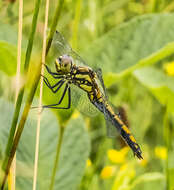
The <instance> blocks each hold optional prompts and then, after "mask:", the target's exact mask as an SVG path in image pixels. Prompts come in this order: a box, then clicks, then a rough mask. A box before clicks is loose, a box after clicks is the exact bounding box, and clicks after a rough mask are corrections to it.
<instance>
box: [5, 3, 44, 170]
mask: <svg viewBox="0 0 174 190" xmlns="http://www.w3.org/2000/svg"><path fill="white" fill-rule="evenodd" d="M40 2H41V0H37V1H36V3H35V9H34V15H33V20H32V26H31V33H30V37H29V41H28V45H27V51H26V55H25V64H24V76H25V75H26V74H27V71H28V67H29V62H30V58H31V52H32V47H33V41H34V35H35V32H36V25H37V18H38V14H39V8H40ZM24 90H25V85H24V86H22V87H21V89H20V90H19V94H18V97H17V101H16V106H15V112H14V115H13V120H12V124H11V129H10V134H9V137H8V142H7V146H6V151H5V159H4V161H3V164H2V168H3V169H4V170H5V169H6V166H7V165H6V164H7V159H8V157H9V156H10V155H9V154H10V150H11V147H12V143H13V138H14V135H15V131H16V126H17V121H18V118H19V113H20V108H21V104H22V99H23V95H24Z"/></svg>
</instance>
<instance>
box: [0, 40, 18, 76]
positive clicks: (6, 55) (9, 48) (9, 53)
mask: <svg viewBox="0 0 174 190" xmlns="http://www.w3.org/2000/svg"><path fill="white" fill-rule="evenodd" d="M0 55H1V56H0V63H1V64H0V70H2V71H4V72H5V73H6V74H8V75H14V74H15V72H16V61H17V48H16V47H15V46H14V45H11V44H9V43H8V42H3V41H0Z"/></svg>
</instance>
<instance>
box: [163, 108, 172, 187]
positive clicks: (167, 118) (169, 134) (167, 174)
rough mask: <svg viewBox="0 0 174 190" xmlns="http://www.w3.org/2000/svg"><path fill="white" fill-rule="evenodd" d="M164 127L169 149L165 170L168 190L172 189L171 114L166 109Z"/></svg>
mask: <svg viewBox="0 0 174 190" xmlns="http://www.w3.org/2000/svg"><path fill="white" fill-rule="evenodd" d="M166 107H167V106H166ZM163 125H164V140H165V143H166V148H167V158H166V162H165V170H166V189H167V190H168V189H169V187H170V180H169V149H170V140H171V132H170V125H169V113H168V109H167V108H166V110H165V114H164V119H163Z"/></svg>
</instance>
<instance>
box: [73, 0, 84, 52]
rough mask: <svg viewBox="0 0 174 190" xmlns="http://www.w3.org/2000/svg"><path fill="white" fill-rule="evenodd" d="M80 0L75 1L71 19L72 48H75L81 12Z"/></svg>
mask: <svg viewBox="0 0 174 190" xmlns="http://www.w3.org/2000/svg"><path fill="white" fill-rule="evenodd" d="M81 4H82V3H81V0H78V1H77V3H76V9H75V17H74V21H73V37H72V47H73V49H76V48H77V34H78V25H79V21H80V13H81Z"/></svg>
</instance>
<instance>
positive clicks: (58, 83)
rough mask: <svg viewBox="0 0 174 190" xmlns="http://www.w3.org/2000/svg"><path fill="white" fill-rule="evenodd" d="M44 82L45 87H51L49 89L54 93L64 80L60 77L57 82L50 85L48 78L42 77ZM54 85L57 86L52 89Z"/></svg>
mask: <svg viewBox="0 0 174 190" xmlns="http://www.w3.org/2000/svg"><path fill="white" fill-rule="evenodd" d="M44 82H45V84H46V85H47V87H48V88H49V89H51V91H52V92H53V93H56V92H57V91H58V90H59V89H60V88H61V86H62V85H63V84H64V82H65V80H64V79H62V80H60V81H59V82H57V83H56V84H54V85H53V86H51V84H50V83H49V81H48V79H47V78H46V77H44ZM56 86H58V87H57V89H56V90H54V88H55V87H56Z"/></svg>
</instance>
